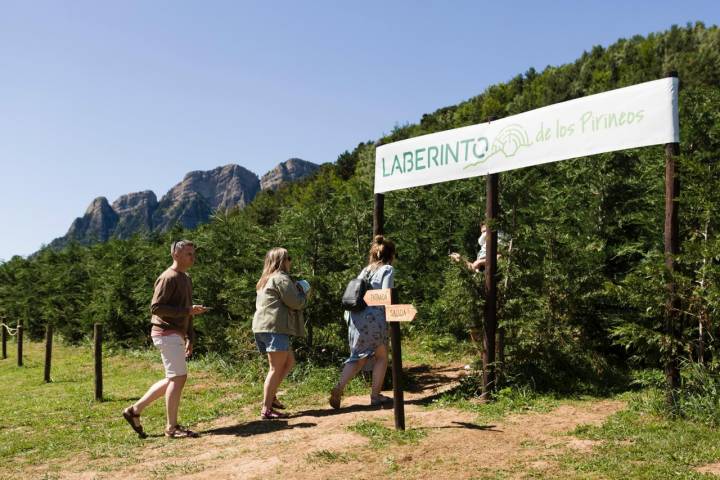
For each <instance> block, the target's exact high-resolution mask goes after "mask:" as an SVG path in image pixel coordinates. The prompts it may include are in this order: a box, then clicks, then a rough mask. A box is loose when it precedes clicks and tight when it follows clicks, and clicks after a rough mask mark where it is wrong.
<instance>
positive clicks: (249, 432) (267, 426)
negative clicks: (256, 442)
mask: <svg viewBox="0 0 720 480" xmlns="http://www.w3.org/2000/svg"><path fill="white" fill-rule="evenodd" d="M315 426H317V423H310V422H304V423H296V424H292V425H291V424H289V423H288V422H287V420H256V421H254V422H249V423H243V424H239V425H231V426H229V427H219V428H211V429H209V430H204V431H202V432H200V433H201V434H202V435H234V436H236V437H251V436H253V435H263V434H265V433H273V432H278V431H280V430H292V429H293V428H311V427H315Z"/></svg>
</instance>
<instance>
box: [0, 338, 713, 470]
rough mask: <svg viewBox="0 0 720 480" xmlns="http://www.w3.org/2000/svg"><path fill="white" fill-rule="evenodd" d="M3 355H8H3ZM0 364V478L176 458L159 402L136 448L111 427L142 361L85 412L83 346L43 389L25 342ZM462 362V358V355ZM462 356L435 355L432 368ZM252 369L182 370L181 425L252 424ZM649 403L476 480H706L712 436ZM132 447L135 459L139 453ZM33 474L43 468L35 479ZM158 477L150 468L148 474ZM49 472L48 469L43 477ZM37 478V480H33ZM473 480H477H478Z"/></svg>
mask: <svg viewBox="0 0 720 480" xmlns="http://www.w3.org/2000/svg"><path fill="white" fill-rule="evenodd" d="M9 347H14V345H9ZM9 350H10V358H8V359H5V360H0V385H1V387H0V389H1V390H0V392H2V393H0V418H2V422H1V424H0V462H2V465H3V468H2V469H1V470H0V478H36V477H34V476H33V472H35V471H41V470H42V471H44V472H45V473H44V474H43V476H45V477H46V478H52V474H51V475H50V476H48V473H47V471H48V469H47V467H46V466H47V465H53V464H54V463H56V462H57V463H62V462H63V461H68V460H69V459H76V460H78V461H79V462H82V461H83V460H85V461H91V460H97V459H106V460H107V464H108V465H109V467H108V468H109V469H114V468H116V467H117V465H118V464H120V463H123V462H128V463H129V462H134V461H137V460H139V459H140V458H141V457H142V455H143V452H145V451H147V449H150V450H153V449H162V450H163V451H165V450H167V451H168V452H169V453H173V452H177V453H179V452H181V449H182V448H183V447H182V444H181V443H177V442H175V443H173V442H169V441H168V440H167V439H165V438H164V437H163V436H162V430H163V427H164V410H163V408H164V403H163V402H162V401H159V402H157V403H156V404H155V405H153V406H152V407H150V408H149V409H148V410H146V411H145V412H144V415H143V422H144V424H145V429H146V431H147V432H148V433H149V434H150V438H148V439H146V440H140V439H138V438H137V436H135V435H134V434H133V433H132V432H131V430H130V429H129V427H128V426H127V424H126V423H125V422H124V420H123V419H122V417H121V415H120V412H121V411H122V409H123V408H124V407H126V406H127V405H129V404H130V403H132V402H133V401H135V400H136V399H137V398H138V397H139V396H140V395H142V394H143V393H144V391H145V390H146V388H147V387H148V386H149V385H150V384H152V383H153V382H154V381H156V380H157V379H158V378H160V377H161V376H162V373H163V371H162V365H161V363H160V362H159V359H158V358H157V355H156V353H155V352H154V351H152V350H150V351H146V352H142V351H124V352H107V353H106V355H105V358H104V373H105V376H104V387H105V388H104V392H105V400H104V401H103V402H95V401H94V399H93V397H94V386H93V354H92V350H91V349H90V348H88V347H69V346H65V345H63V344H62V343H60V342H58V343H56V345H55V349H54V352H53V370H52V380H53V381H52V383H49V384H45V383H44V382H43V380H42V378H43V346H42V345H41V344H35V343H30V344H28V345H27V346H26V349H25V356H24V360H25V366H23V367H21V368H18V367H17V366H16V359H15V356H14V350H13V349H12V348H11V349H9ZM408 351H412V352H413V353H412V354H409V355H408V358H409V359H410V360H409V362H422V361H428V360H431V359H432V358H434V357H433V355H434V354H433V353H432V349H431V348H430V349H429V348H425V347H424V346H423V345H421V344H419V343H416V344H413V345H412V346H411V347H410V348H408ZM467 354H468V351H465V352H464V353H463V355H467ZM466 359H467V357H465V358H463V357H461V356H460V357H459V356H457V355H456V356H454V357H451V356H446V357H445V358H444V359H443V360H444V361H450V360H452V361H455V362H458V361H463V360H466ZM264 369H265V365H264V363H263V362H262V359H260V358H259V356H258V357H257V358H255V359H254V360H248V361H247V362H244V363H240V364H229V363H226V362H224V361H223V360H222V359H220V358H216V357H206V358H203V359H200V360H197V361H193V362H192V363H191V375H190V379H189V382H188V386H187V387H186V392H185V395H184V397H183V403H182V406H181V421H182V422H183V423H184V424H187V425H190V426H195V427H198V426H200V428H202V426H203V425H204V424H208V423H209V422H211V421H212V420H213V419H216V418H218V417H232V418H233V419H234V420H235V421H237V422H247V421H254V420H257V413H258V412H257V410H258V408H259V402H260V398H261V395H262V380H263V378H264V373H265V370H264ZM338 371H339V368H338V367H317V366H312V365H308V364H301V365H299V366H298V368H297V369H296V370H295V372H294V373H293V376H292V377H291V378H290V380H289V381H288V382H287V383H286V385H285V387H284V395H283V399H284V400H285V401H286V402H287V403H288V404H289V406H290V408H291V409H292V408H297V407H299V406H312V405H320V404H323V405H324V403H325V401H326V398H327V392H328V391H329V389H330V388H331V387H332V385H333V383H334V382H335V381H336V379H337V374H338ZM366 392H367V382H366V381H365V380H364V379H362V378H357V379H355V380H354V381H353V382H352V383H351V385H350V387H349V392H348V393H349V394H352V393H355V394H360V393H363V394H365V393H366ZM657 395H661V392H657V391H653V390H645V391H642V392H633V393H625V394H623V395H621V396H620V398H621V399H623V400H625V401H627V402H628V405H629V408H628V409H627V410H624V411H622V412H620V413H617V414H615V415H613V416H611V417H610V418H609V419H608V420H607V421H606V422H605V423H604V424H603V425H601V426H589V425H581V426H579V427H577V428H575V429H574V430H573V431H569V432H566V433H565V434H564V435H567V436H569V437H570V436H571V437H573V438H575V439H578V440H579V441H583V442H585V443H586V444H587V445H590V446H591V448H590V449H580V450H568V451H563V452H562V453H559V454H553V456H551V457H550V458H548V460H549V461H552V462H553V465H554V467H553V468H552V469H551V470H544V471H535V470H533V467H532V466H527V465H519V466H518V467H517V468H515V469H510V470H505V471H501V472H497V473H496V474H493V475H491V476H488V477H481V478H608V479H626V478H641V479H645V478H646V479H658V478H663V479H664V478H678V479H685V478H688V479H694V478H716V477H713V476H711V475H707V474H702V473H699V472H697V471H695V470H693V468H694V467H697V466H700V465H704V464H708V463H712V462H715V461H718V460H720V432H719V431H717V430H716V429H713V428H710V427H708V426H704V425H702V424H698V423H693V422H689V421H684V420H666V419H662V418H660V417H658V416H655V415H653V414H651V413H648V408H647V405H648V403H649V400H648V399H651V400H652V398H654V396H657ZM593 401H594V399H592V398H563V399H559V398H555V397H553V396H547V395H545V396H542V395H536V394H534V393H532V392H530V391H527V390H510V389H506V390H503V391H501V392H500V394H499V396H498V399H497V401H496V402H493V403H491V404H481V403H477V402H473V401H467V400H463V399H462V398H461V397H460V396H459V395H457V394H453V393H452V392H451V393H448V394H446V395H443V396H440V397H439V398H438V399H436V400H435V401H434V402H432V403H431V404H429V405H428V406H427V407H426V408H428V409H443V408H450V407H452V408H459V409H462V410H465V411H471V412H472V413H473V414H474V415H476V418H477V421H478V422H486V421H487V420H488V419H498V418H502V417H503V416H504V415H507V414H508V413H522V412H539V413H541V412H548V411H551V410H553V409H554V408H556V407H557V406H558V405H561V404H570V403H574V404H583V403H587V404H589V403H591V402H593ZM350 430H351V431H353V432H356V433H359V434H361V435H363V436H366V437H367V438H368V439H369V441H370V447H371V448H383V447H384V446H386V445H388V444H390V445H396V444H397V445H404V446H407V445H410V446H412V445H415V444H418V443H420V444H422V442H423V441H424V437H425V436H426V432H424V431H423V430H414V431H410V432H407V433H404V434H398V433H396V432H394V431H393V430H389V429H388V428H387V427H385V426H382V425H380V424H377V423H373V422H361V423H358V424H356V425H355V426H353V427H351V428H350ZM141 447H142V448H141ZM312 455H314V456H313V459H314V460H317V461H319V462H344V461H351V460H352V459H353V458H354V457H353V454H352V453H347V452H345V453H337V452H334V451H330V450H328V451H319V452H315V453H313V454H312ZM40 466H45V467H46V468H44V469H40V468H39V467H40ZM159 468H160V467H159ZM161 468H163V469H165V470H167V469H170V470H167V471H165V470H163V471H158V472H149V476H150V477H152V478H165V477H166V476H168V475H171V474H172V475H175V474H181V473H183V472H185V473H192V472H196V471H198V470H197V469H198V468H200V467H199V466H197V465H194V464H193V463H192V462H184V463H183V462H180V463H178V464H172V465H170V466H164V467H161ZM49 471H50V472H53V467H50V470H49ZM39 478H43V477H42V476H40V477H39ZM479 478H480V477H479Z"/></svg>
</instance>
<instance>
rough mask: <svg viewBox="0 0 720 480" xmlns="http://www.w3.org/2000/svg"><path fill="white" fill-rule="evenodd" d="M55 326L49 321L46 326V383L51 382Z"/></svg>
mask: <svg viewBox="0 0 720 480" xmlns="http://www.w3.org/2000/svg"><path fill="white" fill-rule="evenodd" d="M52 337H53V327H52V325H50V324H49V323H48V324H47V327H46V328H45V376H44V380H45V383H50V364H51V362H52Z"/></svg>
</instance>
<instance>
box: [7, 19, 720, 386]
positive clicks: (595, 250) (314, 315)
mask: <svg viewBox="0 0 720 480" xmlns="http://www.w3.org/2000/svg"><path fill="white" fill-rule="evenodd" d="M669 70H676V71H677V72H678V74H679V77H680V81H681V91H680V125H681V155H680V157H679V168H680V176H681V185H682V186H681V196H680V225H681V232H680V234H681V242H682V247H681V248H682V253H681V254H680V256H679V258H678V273H677V274H676V277H677V278H676V280H677V282H678V285H679V289H680V294H681V297H682V305H681V309H682V319H683V320H682V325H681V330H682V332H681V333H682V335H681V336H682V343H681V345H676V346H677V347H678V348H680V349H681V350H682V352H683V355H684V356H685V357H687V358H688V360H689V361H697V360H698V355H699V354H698V352H699V347H700V342H701V341H702V342H703V348H704V351H703V356H704V359H705V360H706V361H708V360H711V359H712V358H713V355H715V353H716V351H717V347H718V346H717V343H716V341H715V340H714V339H715V338H716V337H717V335H716V334H717V333H720V332H718V330H717V326H716V325H714V323H713V321H712V320H713V319H714V318H717V312H718V307H719V306H720V263H719V262H720V237H718V229H719V228H720V219H719V217H718V215H717V214H716V212H718V211H720V189H718V185H719V184H720V183H718V182H719V181H720V164H719V162H718V156H719V155H720V89H719V88H718V87H720V30H719V29H718V28H717V27H711V28H710V27H706V26H704V25H702V24H695V25H688V26H686V27H673V28H672V29H670V30H668V31H666V32H662V33H657V34H651V35H648V36H647V37H642V36H635V37H633V38H631V39H623V40H619V41H617V42H616V43H614V44H613V45H611V46H609V47H608V48H602V47H594V48H592V49H591V50H590V51H588V52H586V53H584V54H583V55H582V56H581V57H580V58H579V59H578V60H577V61H575V62H574V63H571V64H567V65H562V66H557V67H547V68H546V69H544V70H543V71H542V72H538V71H536V70H534V69H530V70H528V71H527V72H526V73H524V74H521V75H517V76H516V77H514V78H512V79H511V80H510V81H508V82H506V83H502V84H497V85H493V86H491V87H489V88H488V89H487V90H485V91H484V92H483V93H481V94H480V95H478V96H476V97H473V98H470V99H469V100H467V101H465V102H462V103H460V104H458V105H454V106H449V107H446V108H442V109H439V110H437V111H435V112H433V113H430V114H427V115H424V116H423V117H422V119H421V120H420V121H419V123H417V124H412V125H404V126H399V127H396V128H394V129H393V130H392V132H391V133H390V134H388V135H387V136H385V137H383V138H380V139H377V141H368V142H366V143H361V144H360V145H358V146H357V147H356V148H354V149H352V150H351V151H350V150H348V151H346V152H344V153H342V154H341V155H339V157H338V159H337V162H336V163H335V164H328V165H325V166H323V167H322V168H321V169H320V170H319V171H318V172H317V173H316V174H315V175H314V176H313V177H312V178H311V179H309V180H306V181H303V182H299V183H298V184H293V185H290V186H288V187H286V188H283V189H280V190H279V191H276V192H274V191H265V192H262V193H260V194H259V195H258V196H257V197H256V198H255V199H254V200H253V201H252V202H251V203H250V204H249V205H248V206H247V207H246V208H244V209H243V210H240V211H236V212H233V213H230V214H223V215H218V216H216V217H215V218H214V219H213V220H212V221H211V223H209V224H207V225H204V226H202V227H200V228H198V229H196V230H193V231H184V230H182V229H181V228H179V227H176V228H175V229H173V230H172V231H170V232H169V233H167V234H163V235H160V234H157V235H152V236H137V237H134V238H132V239H129V240H110V241H108V242H106V243H102V244H97V245H93V246H90V247H85V246H80V245H77V244H74V245H69V246H68V247H67V248H65V249H64V250H62V251H60V252H57V251H53V250H52V249H49V248H47V249H43V250H42V251H40V252H39V253H38V254H37V255H35V256H33V257H31V258H28V259H23V258H21V257H14V258H12V259H10V260H9V261H7V262H5V263H3V264H1V265H0V316H2V317H4V318H5V322H6V323H8V324H9V325H11V326H15V324H16V323H17V322H18V321H22V322H23V324H24V325H25V326H26V328H27V331H29V333H30V335H31V336H32V337H34V338H39V337H41V336H42V334H43V332H44V327H45V324H46V323H47V322H52V323H53V324H54V325H55V327H56V331H59V332H60V333H61V334H62V336H63V337H64V338H65V339H66V340H67V341H69V342H82V341H83V340H84V339H86V338H87V337H88V336H89V335H90V334H91V332H92V324H93V323H95V322H101V323H103V324H104V325H105V331H106V332H107V333H106V335H107V336H108V338H109V339H110V341H112V342H115V343H116V344H118V345H123V346H138V345H143V344H146V343H147V342H148V329H149V322H148V317H149V304H150V298H151V295H152V285H153V281H154V280H155V278H156V276H157V275H158V274H159V273H160V272H161V271H162V270H163V269H164V268H166V267H167V266H168V265H169V262H170V258H169V255H168V247H169V244H170V241H171V239H177V238H181V237H187V238H191V239H192V240H194V241H195V242H197V244H198V245H199V248H198V262H197V264H196V266H195V267H194V268H193V270H192V271H191V274H192V277H193V282H194V285H195V298H196V302H197V303H203V304H205V305H209V306H211V307H212V308H213V311H212V313H210V314H207V315H204V316H202V317H199V318H198V319H197V330H198V331H199V345H198V350H199V351H200V352H201V353H202V352H216V353H220V354H222V355H223V356H225V357H227V358H228V359H239V358H242V357H243V356H245V355H247V354H248V351H249V350H252V344H251V332H250V322H251V318H252V314H253V311H254V304H255V282H256V281H257V278H258V276H259V273H260V270H261V268H262V259H263V255H264V254H265V252H266V251H267V250H268V249H269V248H271V247H273V246H276V245H281V246H284V247H286V248H288V249H289V250H290V252H291V255H292V256H293V258H294V263H295V265H294V269H295V272H294V273H295V274H296V275H297V276H298V277H302V278H306V279H307V280H308V281H309V282H310V283H311V284H312V285H313V286H314V288H315V293H314V296H313V298H312V301H311V302H310V304H309V307H308V310H307V315H306V318H307V321H308V322H309V326H310V327H311V329H310V330H311V335H310V337H309V338H307V339H306V340H302V341H299V342H298V343H297V344H296V347H297V349H298V352H299V354H300V356H301V357H302V358H303V359H308V358H309V359H311V360H313V361H315V362H318V363H332V362H337V361H339V360H340V359H341V358H342V356H343V355H345V353H346V346H345V337H346V330H345V326H344V323H343V322H342V311H341V308H340V302H339V299H340V297H341V294H342V290H343V288H344V286H345V284H346V283H347V281H348V280H349V279H350V278H351V277H352V276H354V275H355V274H356V273H357V272H358V271H359V269H360V268H361V266H362V265H363V264H364V262H365V261H366V252H367V250H368V246H369V242H370V239H371V233H372V201H373V200H372V194H373V171H374V170H373V168H374V167H373V164H374V152H375V145H376V143H378V142H379V143H388V142H393V141H397V140H401V139H405V138H408V137H412V136H417V135H423V134H427V133H432V132H437V131H441V130H446V129H450V128H456V127H461V126H466V125H472V124H476V123H479V122H482V121H485V119H487V118H488V117H490V116H494V117H498V118H502V117H505V116H509V115H513V114H517V113H520V112H524V111H527V110H531V109H535V108H538V107H542V106H545V105H550V104H553V103H557V102H561V101H565V100H569V99H573V98H578V97H582V96H585V95H589V94H594V93H598V92H603V91H606V90H610V89H614V88H618V87H623V86H628V85H633V84H636V83H640V82H644V81H649V80H654V79H657V78H660V77H663V76H665V73H666V72H668V71H669ZM328 121H333V119H328ZM663 164H664V151H663V148H662V146H657V147H649V148H642V149H636V150H627V151H621V152H615V153H609V154H602V155H596V156H592V157H588V158H579V159H575V160H569V161H564V162H559V163H554V164H549V165H543V166H536V167H530V168H525V169H521V170H516V171H512V172H507V173H503V174H501V175H500V206H501V218H500V221H499V225H498V228H499V229H500V230H502V231H503V232H505V233H506V234H507V235H508V236H509V237H510V238H512V239H513V249H512V251H511V252H509V254H506V255H504V256H503V258H502V259H501V261H500V267H499V268H500V271H501V274H502V276H503V279H504V280H503V281H502V282H501V286H500V288H501V292H500V294H501V311H500V313H499V319H500V324H501V326H503V327H504V329H505V332H506V340H505V341H506V363H507V365H506V369H505V373H506V375H505V379H506V381H507V382H510V383H514V384H529V385H532V386H533V387H534V388H537V389H541V390H542V389H552V390H564V391H573V392H580V391H598V390H604V389H607V388H609V387H611V386H612V384H611V383H610V382H609V381H608V379H614V380H618V381H619V380H622V378H623V374H624V373H626V372H627V367H628V366H633V367H657V366H658V365H659V359H660V356H661V354H662V352H663V349H666V348H668V347H669V343H668V340H667V339H666V337H664V336H663V333H662V325H663V309H664V305H665V287H664V285H665V282H666V274H665V272H664V267H663V212H664V190H663V185H664V184H663V181H664V166H663ZM484 189H485V181H484V178H475V179H469V180H461V181H455V182H449V183H442V184H438V185H432V186H427V187H420V188H413V189H409V190H404V191H397V192H391V193H389V194H387V195H386V200H385V216H386V220H385V230H386V232H387V234H388V236H389V237H390V238H392V239H393V240H394V241H395V242H396V243H397V245H398V252H399V258H398V260H397V263H396V267H397V274H396V284H397V287H398V289H399V295H400V298H401V299H402V301H403V303H412V304H414V305H415V306H416V307H417V309H418V311H419V314H418V317H417V319H416V321H414V322H413V323H412V324H410V325H408V326H404V327H403V328H404V333H405V334H406V335H410V336H418V337H423V338H426V339H427V343H428V344H429V345H431V346H432V347H433V348H436V349H437V350H438V351H442V350H445V349H452V348H453V345H454V344H455V343H456V342H457V341H464V340H466V339H467V336H468V333H467V332H468V328H469V326H471V325H472V324H473V322H476V321H481V320H482V318H481V317H480V315H479V312H481V299H480V298H479V297H478V295H477V288H478V285H477V283H476V279H474V278H472V277H468V276H467V275H465V274H464V273H463V272H462V271H461V269H460V268H459V267H457V266H456V265H455V264H452V263H451V262H449V261H448V254H449V253H450V252H452V251H460V252H462V253H463V254H464V255H466V256H472V255H474V253H475V251H476V248H477V243H476V242H477V232H478V225H479V223H480V221H481V220H482V218H483V216H484V210H485V205H484V201H485V200H484V199H485V191H484ZM6 234H12V232H8V233H6ZM505 280H507V281H505ZM700 326H702V329H703V332H704V336H701V335H700Z"/></svg>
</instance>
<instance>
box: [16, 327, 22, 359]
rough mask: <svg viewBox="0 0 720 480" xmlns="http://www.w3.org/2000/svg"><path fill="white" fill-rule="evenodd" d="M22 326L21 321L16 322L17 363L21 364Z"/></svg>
mask: <svg viewBox="0 0 720 480" xmlns="http://www.w3.org/2000/svg"><path fill="white" fill-rule="evenodd" d="M22 357H23V326H22V322H18V326H17V365H18V367H22V366H23V359H22Z"/></svg>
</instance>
